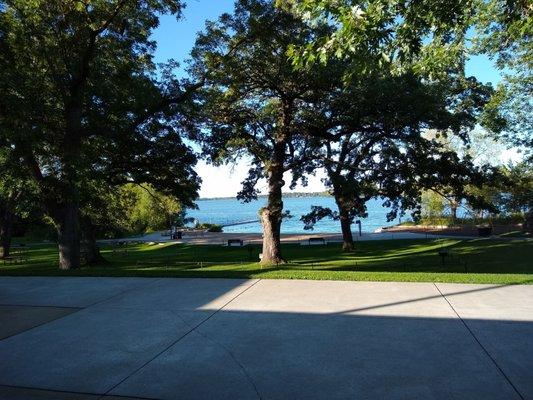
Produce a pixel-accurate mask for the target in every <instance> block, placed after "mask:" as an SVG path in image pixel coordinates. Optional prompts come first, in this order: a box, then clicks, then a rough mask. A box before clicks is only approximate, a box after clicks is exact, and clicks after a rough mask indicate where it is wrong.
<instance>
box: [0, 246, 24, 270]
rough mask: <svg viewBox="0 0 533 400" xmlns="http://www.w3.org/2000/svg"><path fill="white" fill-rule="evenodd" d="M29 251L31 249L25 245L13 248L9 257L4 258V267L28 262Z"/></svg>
mask: <svg viewBox="0 0 533 400" xmlns="http://www.w3.org/2000/svg"><path fill="white" fill-rule="evenodd" d="M29 249H30V248H29V247H28V246H26V245H25V244H23V243H21V244H18V245H15V246H11V249H10V252H9V256H7V257H4V258H3V260H4V265H7V264H18V263H23V262H25V261H28V251H29Z"/></svg>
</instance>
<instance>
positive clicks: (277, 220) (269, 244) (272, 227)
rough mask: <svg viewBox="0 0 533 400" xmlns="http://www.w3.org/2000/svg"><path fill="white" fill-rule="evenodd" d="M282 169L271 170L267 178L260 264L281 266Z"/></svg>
mask: <svg viewBox="0 0 533 400" xmlns="http://www.w3.org/2000/svg"><path fill="white" fill-rule="evenodd" d="M283 184H284V182H283V169H282V168H271V169H270V173H269V176H268V189H269V190H268V201H267V205H266V206H265V207H264V208H263V209H262V210H261V223H262V225H263V256H262V258H261V264H266V265H272V264H283V263H285V260H284V259H283V257H282V256H281V220H282V217H283V198H282V193H281V188H282V187H283Z"/></svg>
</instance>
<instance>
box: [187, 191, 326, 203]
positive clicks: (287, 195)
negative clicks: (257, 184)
mask: <svg viewBox="0 0 533 400" xmlns="http://www.w3.org/2000/svg"><path fill="white" fill-rule="evenodd" d="M266 197H267V195H266V194H261V195H259V196H257V198H258V199H264V198H266ZM283 197H285V198H287V199H290V198H300V197H302V198H305V197H331V195H330V194H329V193H328V192H326V191H324V192H309V193H308V192H290V193H283ZM200 200H202V201H203V200H237V196H224V197H201V198H199V199H198V200H197V201H200Z"/></svg>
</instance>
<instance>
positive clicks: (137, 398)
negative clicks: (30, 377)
mask: <svg viewBox="0 0 533 400" xmlns="http://www.w3.org/2000/svg"><path fill="white" fill-rule="evenodd" d="M3 387H6V388H10V389H23V390H35V391H41V392H50V393H62V394H81V395H87V396H100V397H99V398H101V397H102V394H101V393H91V392H75V391H72V390H60V389H47V388H41V387H33V386H18V385H0V388H3ZM114 396H115V397H124V398H132V399H135V400H158V399H156V398H153V397H136V396H133V397H132V396H121V395H114Z"/></svg>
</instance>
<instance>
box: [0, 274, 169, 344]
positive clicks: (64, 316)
mask: <svg viewBox="0 0 533 400" xmlns="http://www.w3.org/2000/svg"><path fill="white" fill-rule="evenodd" d="M162 279H164V278H155V281H154V282H150V283H149V284H147V285H138V286H135V287H133V288H129V289H126V290H123V291H122V292H119V293H115V294H113V295H111V296H109V297H106V298H105V299H103V300H98V301H96V302H94V303H92V304H89V305H88V306H84V307H62V306H51V305H44V306H42V305H41V306H32V305H24V306H23V305H20V307H49V308H69V309H73V310H74V311H72V312H71V313H69V314H66V315H63V316H61V317H58V318H54V319H51V320H49V321H45V322H42V323H40V324H39V325H35V326H32V327H31V328H28V329H26V330H24V331H22V332H18V333H14V334H12V335H9V336H7V337H5V338H2V339H0V341H3V340H7V339H9V338H12V337H13V336H17V335H21V334H23V333H26V332H29V331H31V330H33V329H36V328H40V327H41V326H44V325H46V324H50V323H52V322H55V321H58V320H60V319H63V318H67V317H69V316H71V315H72V314H76V313H78V312H80V311H83V310H85V309H87V308H89V307H92V306H95V305H97V304H100V303H103V302H106V301H108V300H111V299H113V298H114V297H116V296H120V295H123V294H125V293H128V292H130V291H132V290H136V289H138V288H139V287H140V286H143V287H147V286H150V285H153V284H155V283H156V282H158V281H160V280H162ZM0 306H6V305H5V304H0ZM8 306H9V305H8Z"/></svg>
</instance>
